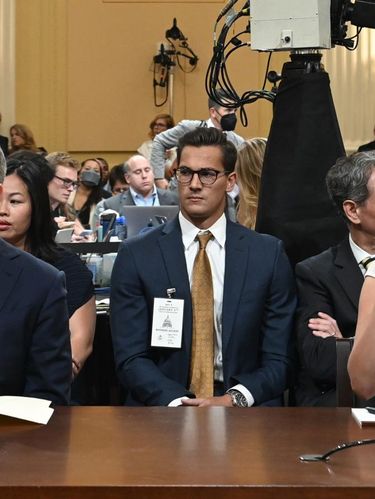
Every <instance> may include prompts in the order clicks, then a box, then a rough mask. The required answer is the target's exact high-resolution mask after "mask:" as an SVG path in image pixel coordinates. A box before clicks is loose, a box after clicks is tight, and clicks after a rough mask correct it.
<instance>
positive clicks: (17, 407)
mask: <svg viewBox="0 0 375 499" xmlns="http://www.w3.org/2000/svg"><path fill="white" fill-rule="evenodd" d="M50 404H51V401H50V400H44V399H39V398H35V397H15V396H10V395H4V396H2V397H0V414H2V415H3V416H10V417H12V418H18V419H24V420H26V421H32V422H33V423H40V424H47V423H48V421H49V419H50V417H51V416H52V414H53V411H54V409H52V408H51V407H50Z"/></svg>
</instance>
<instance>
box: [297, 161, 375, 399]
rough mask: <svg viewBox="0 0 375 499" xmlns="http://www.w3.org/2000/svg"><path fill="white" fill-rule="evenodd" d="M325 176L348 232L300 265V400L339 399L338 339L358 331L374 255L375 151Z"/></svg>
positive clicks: (298, 388)
mask: <svg viewBox="0 0 375 499" xmlns="http://www.w3.org/2000/svg"><path fill="white" fill-rule="evenodd" d="M326 181H327V188H328V192H329V195H330V197H331V198H332V200H333V202H334V203H335V204H336V206H337V209H338V210H339V212H340V214H341V215H342V216H343V217H344V218H345V220H346V223H347V225H348V228H349V234H348V237H347V238H346V239H345V240H344V241H342V242H341V243H340V244H339V245H338V246H335V247H333V248H329V249H328V250H326V251H324V252H323V253H321V254H319V255H317V256H313V257H311V258H308V259H307V260H305V261H303V262H300V263H299V264H297V266H296V277H297V284H298V297H299V307H298V314H297V338H298V348H299V352H300V357H301V363H302V367H301V371H300V373H299V380H298V386H297V389H296V401H297V404H298V405H322V406H334V405H335V404H336V338H341V337H345V338H346V337H350V336H353V335H354V333H355V327H356V322H357V314H358V301H359V295H360V291H361V287H362V284H363V275H364V272H365V269H366V265H368V262H369V261H371V259H372V258H374V256H375V151H374V152H367V153H365V152H363V153H356V154H353V155H352V156H349V157H348V158H341V159H339V160H338V161H337V162H336V164H335V165H334V166H333V167H332V168H331V169H330V170H329V172H328V174H327V179H326Z"/></svg>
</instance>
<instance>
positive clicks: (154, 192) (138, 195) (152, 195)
mask: <svg viewBox="0 0 375 499" xmlns="http://www.w3.org/2000/svg"><path fill="white" fill-rule="evenodd" d="M129 190H130V194H131V195H132V198H133V199H134V198H137V199H150V198H155V197H156V193H157V191H156V185H155V184H154V187H153V190H152V193H151V194H150V195H149V196H147V198H145V197H144V196H142V194H138V192H135V190H134V189H133V188H132V187H129Z"/></svg>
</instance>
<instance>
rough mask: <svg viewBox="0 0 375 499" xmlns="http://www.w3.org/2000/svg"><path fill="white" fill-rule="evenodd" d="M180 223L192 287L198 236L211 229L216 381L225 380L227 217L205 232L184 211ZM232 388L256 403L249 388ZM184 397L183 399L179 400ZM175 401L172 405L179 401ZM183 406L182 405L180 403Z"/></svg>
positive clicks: (223, 217) (249, 401)
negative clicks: (224, 293)
mask: <svg viewBox="0 0 375 499" xmlns="http://www.w3.org/2000/svg"><path fill="white" fill-rule="evenodd" d="M178 217H179V222H180V226H181V232H182V243H183V245H184V249H185V259H186V267H187V272H188V276H189V282H190V288H191V284H192V274H193V266H194V260H195V257H196V255H197V253H198V250H199V242H198V240H197V239H196V238H197V235H198V234H200V233H202V232H203V233H204V232H207V231H210V232H211V234H212V235H213V238H212V239H210V241H208V244H207V246H206V253H207V256H208V259H209V261H210V266H211V274H212V285H213V295H214V327H215V349H214V378H215V381H221V382H222V381H223V347H222V314H223V291H224V274H225V240H226V231H227V219H226V217H225V214H224V213H223V215H222V216H221V217H220V218H219V219H218V220H217V221H216V222H215V223H214V224H213V225H212V226H211V227H209V228H208V229H206V230H204V231H202V230H201V229H199V228H198V227H196V226H195V225H193V224H192V223H191V222H189V220H187V219H186V218H185V217H184V216H183V215H182V213H181V212H180V213H179V216H178ZM231 388H234V389H235V390H238V391H240V392H241V393H242V394H243V395H245V397H246V400H247V403H248V405H249V406H251V405H253V404H254V397H253V396H252V395H251V393H250V392H249V390H248V389H247V388H246V387H245V386H243V385H235V386H233V387H231ZM178 400H180V399H178ZM176 402H177V400H174V401H173V402H171V404H169V405H172V404H173V405H177V404H175V403H176ZM178 405H179V404H178Z"/></svg>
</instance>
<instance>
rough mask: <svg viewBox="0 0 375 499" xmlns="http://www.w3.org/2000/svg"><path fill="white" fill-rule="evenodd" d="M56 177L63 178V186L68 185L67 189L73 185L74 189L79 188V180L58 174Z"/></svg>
mask: <svg viewBox="0 0 375 499" xmlns="http://www.w3.org/2000/svg"><path fill="white" fill-rule="evenodd" d="M55 178H57V179H59V180H61V182H62V183H63V186H64V187H66V188H67V189H70V187H73V189H77V187H78V182H77V181H75V180H70V179H68V178H61V177H59V176H58V175H55Z"/></svg>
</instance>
